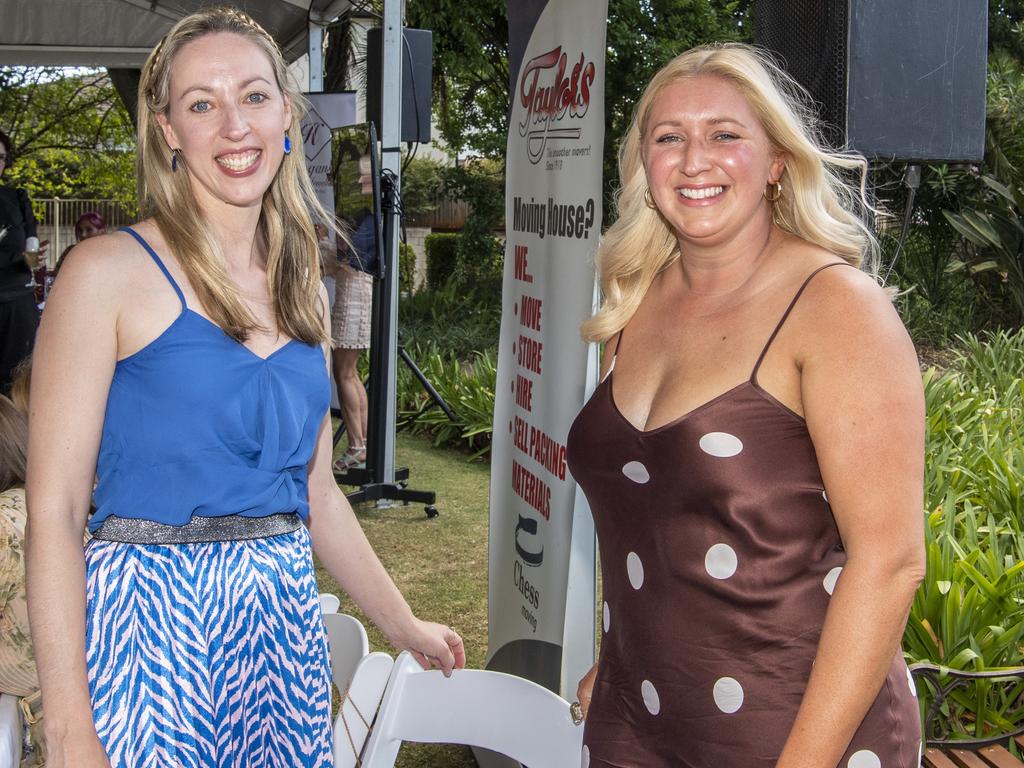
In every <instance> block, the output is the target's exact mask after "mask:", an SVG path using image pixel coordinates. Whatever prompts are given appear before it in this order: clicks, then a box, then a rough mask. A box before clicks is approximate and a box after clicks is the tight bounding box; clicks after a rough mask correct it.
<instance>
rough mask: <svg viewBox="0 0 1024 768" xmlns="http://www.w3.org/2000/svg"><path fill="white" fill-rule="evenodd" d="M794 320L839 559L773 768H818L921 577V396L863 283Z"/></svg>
mask: <svg viewBox="0 0 1024 768" xmlns="http://www.w3.org/2000/svg"><path fill="white" fill-rule="evenodd" d="M804 302H806V305H805V304H804ZM798 311H799V312H800V313H801V314H803V313H804V312H806V314H805V315H804V316H805V317H806V318H807V322H803V323H799V326H800V327H803V328H807V329H808V331H807V333H806V336H805V337H804V338H803V339H802V340H801V342H800V348H801V349H802V350H805V352H804V355H803V360H802V361H798V362H800V363H802V365H801V396H802V399H803V406H804V412H805V415H806V419H807V428H808V430H809V431H810V434H811V438H812V440H813V442H814V448H815V451H816V453H817V456H818V463H819V465H820V467H821V474H822V478H823V479H824V482H825V488H826V489H827V492H828V501H829V504H830V505H831V507H832V512H833V515H834V516H835V520H836V523H837V525H838V527H839V532H840V535H841V536H842V540H843V545H844V547H845V549H846V554H847V560H846V564H845V566H844V567H843V571H842V575H841V577H840V579H839V581H838V583H837V584H836V587H835V591H834V592H833V595H832V598H831V602H830V604H829V608H828V612H827V614H826V618H825V626H824V629H823V631H822V634H821V640H820V642H819V645H818V653H817V656H816V658H815V663H814V667H813V669H812V671H811V676H810V680H809V682H808V685H807V690H806V692H805V693H804V698H803V701H802V703H801V705H800V709H799V712H798V713H797V717H796V720H795V722H794V724H793V729H792V731H791V732H790V734H789V738H788V739H787V741H786V744H785V747H784V749H783V752H782V755H781V757H780V759H779V762H778V768H796V767H797V766H800V767H803V766H807V767H808V768H810V767H811V766H814V767H815V768H820V767H821V766H834V765H836V764H837V762H838V761H839V759H840V758H841V757H842V755H843V753H844V752H845V750H846V749H847V747H848V746H849V743H850V740H851V738H852V737H853V734H854V732H855V731H856V730H857V727H858V726H859V725H860V723H861V721H862V720H863V718H864V716H865V714H866V713H867V711H868V709H869V707H870V706H871V704H872V703H873V702H874V700H875V698H876V696H877V695H878V692H879V690H880V689H881V687H882V683H883V681H884V679H885V676H886V674H887V672H888V670H889V667H890V665H891V664H892V660H893V657H894V656H895V655H896V654H897V653H898V651H899V648H900V640H901V638H902V637H903V630H904V626H905V624H906V620H907V614H908V612H909V609H910V604H911V602H912V600H913V596H914V592H915V590H916V589H917V586H918V584H919V583H920V581H921V579H922V578H923V575H924V532H923V512H922V509H923V498H922V494H923V479H922V478H923V470H924V423H925V421H924V397H923V393H922V385H921V374H920V370H919V368H918V364H917V357H916V355H915V353H914V349H913V345H912V344H911V342H910V339H909V337H908V335H907V333H906V331H905V329H904V328H903V325H902V323H901V322H900V319H899V317H898V316H897V314H896V311H895V309H894V308H893V306H892V303H891V302H890V301H889V300H888V298H887V297H886V296H885V294H884V293H883V292H882V291H881V289H879V288H878V286H876V285H875V284H874V283H873V282H872V281H871V280H870V279H869V278H867V277H866V276H864V275H861V274H858V273H855V272H854V271H853V270H846V269H831V270H828V271H826V272H824V273H822V275H821V276H819V277H818V278H816V279H815V281H814V282H813V283H812V284H811V286H810V287H809V289H808V291H807V293H806V294H805V296H804V299H803V301H802V302H801V304H800V305H798ZM794 319H795V320H798V319H799V318H798V317H794Z"/></svg>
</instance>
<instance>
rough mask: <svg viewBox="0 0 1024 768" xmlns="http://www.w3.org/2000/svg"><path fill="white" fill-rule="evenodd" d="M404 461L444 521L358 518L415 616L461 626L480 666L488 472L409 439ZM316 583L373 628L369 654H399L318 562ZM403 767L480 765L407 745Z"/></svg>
mask: <svg viewBox="0 0 1024 768" xmlns="http://www.w3.org/2000/svg"><path fill="white" fill-rule="evenodd" d="M339 454H340V451H339ZM397 463H398V466H400V467H409V469H410V476H409V487H410V488H415V489H418V490H432V491H436V492H437V508H438V510H439V511H440V513H441V514H440V516H439V517H436V518H433V519H428V518H427V516H426V515H425V514H424V512H423V506H422V505H413V504H410V505H409V506H397V507H392V508H390V509H375V508H373V507H372V506H370V505H366V504H361V505H359V506H357V508H356V515H357V516H358V518H359V522H360V523H361V524H362V526H363V530H364V531H366V536H367V538H368V539H369V540H370V543H371V544H372V545H373V547H374V549H375V550H376V551H377V555H378V556H379V557H380V559H381V561H382V562H383V563H384V566H385V567H386V568H387V569H388V572H389V573H390V574H391V577H392V578H393V579H394V580H395V583H396V584H397V585H398V588H399V589H400V590H401V591H402V594H404V595H405V598H406V599H407V600H408V601H409V605H411V606H412V609H413V611H414V612H415V613H416V615H417V616H420V617H421V618H424V619H430V620H433V621H439V622H441V623H444V624H450V625H451V626H453V627H455V629H456V630H458V632H459V634H461V635H462V637H463V639H464V640H465V643H466V655H467V666H470V667H476V668H480V667H482V666H483V664H484V660H485V658H486V656H487V487H488V482H489V479H490V471H489V467H488V465H487V464H485V463H470V462H468V461H467V456H466V454H463V453H459V452H456V451H449V450H445V449H441V448H435V447H433V446H432V445H431V443H430V441H429V440H427V439H425V438H421V437H412V436H409V435H405V434H400V435H399V436H398V450H397ZM317 579H318V580H319V583H320V591H321V592H333V593H335V594H337V595H339V596H340V597H341V598H342V603H341V611H342V612H344V613H350V614H352V615H353V616H356V617H357V618H359V619H360V620H361V621H362V622H363V624H364V625H365V626H366V631H367V633H368V634H369V637H370V650H372V651H385V652H387V653H390V654H392V655H395V653H396V652H395V649H394V648H392V647H390V646H389V645H388V643H387V641H386V640H385V639H384V636H383V635H382V634H381V633H380V632H379V631H378V630H377V628H376V627H375V626H373V625H372V624H371V623H370V622H369V620H368V619H367V618H366V616H364V615H363V613H362V612H361V611H359V609H358V608H356V607H355V605H354V603H353V602H352V601H351V600H350V599H348V597H347V596H345V595H344V594H343V593H342V591H341V588H340V587H339V586H338V584H337V582H335V581H334V579H332V578H331V577H330V575H328V573H327V571H325V570H324V569H323V568H322V567H320V565H319V564H318V565H317ZM335 703H336V704H337V696H336V697H335ZM335 711H337V710H335ZM396 765H397V766H399V768H426V767H427V766H430V768H435V767H437V768H440V767H441V766H445V767H446V768H447V767H449V766H450V767H451V768H473V767H474V766H476V761H475V760H474V759H473V756H472V754H471V753H470V751H469V750H468V749H466V748H464V747H450V746H430V745H415V744H408V745H405V746H403V747H402V751H401V753H400V754H399V757H398V762H397V763H396Z"/></svg>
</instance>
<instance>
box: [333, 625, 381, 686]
mask: <svg viewBox="0 0 1024 768" xmlns="http://www.w3.org/2000/svg"><path fill="white" fill-rule="evenodd" d="M324 629H325V630H327V641H328V643H329V644H330V648H331V680H333V681H334V684H335V685H336V686H338V690H339V691H341V693H342V694H344V693H345V690H346V689H347V688H348V687H349V684H350V683H351V682H352V675H353V674H354V673H355V671H356V666H358V664H359V662H360V661H361V660H362V658H363V657H364V656H366V654H368V653H369V652H370V642H369V640H368V639H367V637H366V630H365V629H364V628H363V625H362V624H361V623H360V622H359V619H357V618H355V617H354V616H349V615H348V614H347V613H325V614H324Z"/></svg>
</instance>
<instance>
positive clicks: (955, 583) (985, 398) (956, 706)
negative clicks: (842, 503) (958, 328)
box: [903, 331, 1024, 738]
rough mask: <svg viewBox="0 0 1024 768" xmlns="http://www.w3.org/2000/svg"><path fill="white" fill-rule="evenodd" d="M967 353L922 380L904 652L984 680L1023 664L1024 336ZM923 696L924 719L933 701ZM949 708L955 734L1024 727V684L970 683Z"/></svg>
mask: <svg viewBox="0 0 1024 768" xmlns="http://www.w3.org/2000/svg"><path fill="white" fill-rule="evenodd" d="M960 343H961V347H962V351H961V352H960V353H958V356H957V360H956V363H955V364H954V366H953V368H951V369H950V370H949V371H947V372H946V373H944V374H942V375H941V376H940V375H937V374H936V373H935V371H934V370H930V371H928V372H927V373H926V374H925V376H924V385H925V398H926V405H927V447H926V463H925V510H924V513H925V544H926V554H927V575H926V577H925V581H924V583H923V584H922V585H921V588H920V589H919V590H918V592H917V594H916V595H915V597H914V603H913V606H912V608H911V612H910V618H909V621H908V624H907V631H906V634H905V636H904V641H903V650H904V654H905V656H906V657H907V659H908V661H911V662H916V661H929V662H932V663H934V664H939V665H944V666H948V667H950V668H953V669H962V670H971V671H984V670H995V669H1000V668H1005V667H1010V666H1014V665H1017V664H1020V663H1021V658H1022V656H1024V602H1022V598H1024V525H1022V514H1024V438H1022V436H1021V433H1020V431H1019V425H1020V424H1021V423H1024V331H1018V332H1017V333H1016V334H1013V335H1011V334H1008V333H1006V332H1001V333H996V334H987V335H986V336H985V337H983V338H978V337H975V336H963V337H961V338H960ZM943 682H948V680H945V681H943ZM924 688H926V686H922V690H921V691H920V694H921V707H922V713H924V712H926V711H927V707H928V706H929V705H930V703H931V700H932V698H933V696H932V691H930V690H924ZM947 702H948V703H947V705H946V706H945V707H944V708H943V712H942V714H943V716H944V717H945V718H946V719H947V723H948V726H949V729H950V731H951V732H952V733H953V734H957V735H962V736H963V737H964V738H984V737H987V736H990V735H993V734H998V733H1005V732H1008V731H1011V730H1013V729H1014V727H1015V726H1016V725H1018V724H1019V723H1020V722H1021V720H1022V719H1024V684H1022V683H1021V682H1020V681H1017V682H1016V683H1009V684H1008V683H1005V682H999V681H994V680H991V679H987V680H980V681H972V682H971V683H970V684H969V685H967V686H966V687H962V688H959V689H956V690H954V691H953V692H952V693H951V694H950V696H949V699H947Z"/></svg>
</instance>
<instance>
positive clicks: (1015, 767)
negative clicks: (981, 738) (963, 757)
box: [978, 744, 1024, 768]
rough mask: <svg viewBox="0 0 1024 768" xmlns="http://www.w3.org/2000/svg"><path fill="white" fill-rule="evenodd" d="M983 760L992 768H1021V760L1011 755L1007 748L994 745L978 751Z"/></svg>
mask: <svg viewBox="0 0 1024 768" xmlns="http://www.w3.org/2000/svg"><path fill="white" fill-rule="evenodd" d="M978 754H979V755H981V759H982V760H984V761H985V762H986V763H988V764H989V765H991V766H992V768H1021V766H1022V765H1024V764H1022V763H1021V761H1020V760H1018V759H1017V758H1016V757H1014V756H1013V755H1011V754H1010V752H1009V750H1007V749H1006V747H1003V746H1000V745H999V744H993V745H992V746H989V747H982V748H981V749H979V750H978Z"/></svg>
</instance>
